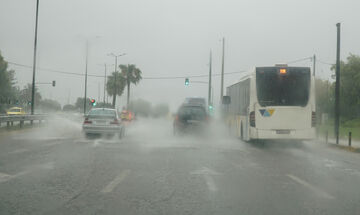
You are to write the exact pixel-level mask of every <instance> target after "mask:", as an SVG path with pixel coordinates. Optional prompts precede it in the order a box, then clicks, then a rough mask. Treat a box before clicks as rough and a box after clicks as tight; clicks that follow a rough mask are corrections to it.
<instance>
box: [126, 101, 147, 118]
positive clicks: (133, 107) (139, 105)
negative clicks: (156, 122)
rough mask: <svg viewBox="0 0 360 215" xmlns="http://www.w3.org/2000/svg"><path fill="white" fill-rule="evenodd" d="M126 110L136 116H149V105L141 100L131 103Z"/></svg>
mask: <svg viewBox="0 0 360 215" xmlns="http://www.w3.org/2000/svg"><path fill="white" fill-rule="evenodd" d="M128 110H130V111H132V112H134V113H135V114H136V115H140V116H144V117H148V116H149V115H150V114H151V112H152V111H151V103H150V102H148V101H145V100H143V99H137V100H135V101H131V102H130V104H129V106H128Z"/></svg>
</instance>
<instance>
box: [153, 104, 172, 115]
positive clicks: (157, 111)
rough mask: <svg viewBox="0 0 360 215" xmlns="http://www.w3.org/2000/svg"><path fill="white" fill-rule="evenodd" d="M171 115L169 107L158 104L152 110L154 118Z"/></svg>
mask: <svg viewBox="0 0 360 215" xmlns="http://www.w3.org/2000/svg"><path fill="white" fill-rule="evenodd" d="M168 113H169V105H167V104H158V105H155V106H154V107H153V108H152V114H153V116H154V117H164V116H166V115H167V114H168Z"/></svg>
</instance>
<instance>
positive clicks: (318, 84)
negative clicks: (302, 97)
mask: <svg viewBox="0 0 360 215" xmlns="http://www.w3.org/2000/svg"><path fill="white" fill-rule="evenodd" d="M332 89H333V83H330V82H329V81H327V80H326V81H324V80H321V79H316V80H315V93H316V112H317V113H319V116H321V114H322V113H327V114H329V115H331V116H332V115H333V112H334V93H333V91H332Z"/></svg>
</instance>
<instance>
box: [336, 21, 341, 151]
mask: <svg viewBox="0 0 360 215" xmlns="http://www.w3.org/2000/svg"><path fill="white" fill-rule="evenodd" d="M336 28H337V41H336V82H335V136H336V144H339V126H340V23H337V24H336Z"/></svg>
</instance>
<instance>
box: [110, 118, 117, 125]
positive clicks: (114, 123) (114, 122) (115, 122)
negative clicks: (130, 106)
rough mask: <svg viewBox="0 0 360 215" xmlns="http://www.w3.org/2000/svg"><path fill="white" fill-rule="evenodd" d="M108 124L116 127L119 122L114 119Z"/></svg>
mask: <svg viewBox="0 0 360 215" xmlns="http://www.w3.org/2000/svg"><path fill="white" fill-rule="evenodd" d="M110 124H113V125H118V124H119V120H118V119H114V121H112V122H110Z"/></svg>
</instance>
